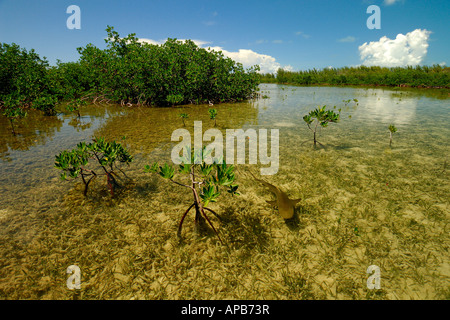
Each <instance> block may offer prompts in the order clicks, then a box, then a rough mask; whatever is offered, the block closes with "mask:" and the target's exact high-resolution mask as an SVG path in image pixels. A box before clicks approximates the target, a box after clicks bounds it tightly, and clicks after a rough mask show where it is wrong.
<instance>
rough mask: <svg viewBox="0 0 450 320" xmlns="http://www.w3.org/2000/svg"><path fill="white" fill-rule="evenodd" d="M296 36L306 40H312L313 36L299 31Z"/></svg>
mask: <svg viewBox="0 0 450 320" xmlns="http://www.w3.org/2000/svg"><path fill="white" fill-rule="evenodd" d="M295 35H297V36H302V37H303V38H305V39H309V38H311V36H310V35H309V34H306V33H304V32H303V31H297V32H296V33H295Z"/></svg>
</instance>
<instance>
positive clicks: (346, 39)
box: [338, 36, 356, 42]
mask: <svg viewBox="0 0 450 320" xmlns="http://www.w3.org/2000/svg"><path fill="white" fill-rule="evenodd" d="M355 41H356V38H355V37H352V36H348V37H345V38H342V39H338V42H355Z"/></svg>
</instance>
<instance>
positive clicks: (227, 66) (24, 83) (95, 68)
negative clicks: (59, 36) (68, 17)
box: [0, 26, 259, 115]
mask: <svg viewBox="0 0 450 320" xmlns="http://www.w3.org/2000/svg"><path fill="white" fill-rule="evenodd" d="M106 32H107V37H106V39H105V42H106V48H105V49H100V48H97V47H95V46H94V45H92V44H87V45H86V46H85V47H79V48H77V51H78V53H79V54H80V58H79V60H78V61H76V62H61V61H60V60H58V61H57V64H56V66H50V65H49V63H48V61H47V60H46V58H45V57H44V58H41V57H40V56H39V55H38V54H37V53H36V52H35V51H34V49H31V50H30V51H27V50H26V49H24V48H21V47H20V46H19V45H17V44H14V43H13V44H6V43H0V110H1V111H2V113H3V114H5V113H6V110H11V109H16V108H22V109H23V108H31V109H37V110H42V111H44V112H45V114H48V115H52V114H55V113H56V111H55V107H56V105H57V104H59V103H65V102H70V101H74V100H75V101H80V100H81V101H88V102H92V103H118V104H121V105H128V106H130V105H138V106H174V105H182V104H204V103H221V102H238V101H244V100H248V99H251V98H253V97H254V96H255V95H256V91H257V89H258V85H259V74H258V71H259V66H253V67H250V68H247V69H244V67H243V65H242V64H240V63H238V62H235V61H233V60H232V59H230V58H227V57H225V56H224V55H223V54H222V52H217V51H212V50H207V49H204V48H200V47H198V46H197V45H196V44H195V43H194V42H193V41H191V40H186V41H184V42H183V41H178V40H176V39H168V40H167V41H166V42H165V43H164V44H161V45H152V44H148V43H142V42H140V41H139V39H138V38H137V37H136V36H135V34H129V35H128V36H127V37H125V38H123V37H120V35H119V33H117V32H116V31H114V28H113V27H111V26H108V27H107V29H106ZM5 115H6V114H5Z"/></svg>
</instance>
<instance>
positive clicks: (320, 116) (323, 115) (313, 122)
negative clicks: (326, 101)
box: [303, 106, 341, 146]
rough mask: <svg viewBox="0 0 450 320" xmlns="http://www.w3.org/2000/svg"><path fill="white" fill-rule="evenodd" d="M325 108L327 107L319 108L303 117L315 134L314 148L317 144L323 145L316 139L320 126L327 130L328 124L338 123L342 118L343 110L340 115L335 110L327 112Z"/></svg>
mask: <svg viewBox="0 0 450 320" xmlns="http://www.w3.org/2000/svg"><path fill="white" fill-rule="evenodd" d="M325 108H326V106H323V107H318V108H316V109H315V110H312V111H310V112H309V113H308V114H307V115H305V116H304V117H303V120H304V121H305V122H306V124H307V125H308V129H309V130H311V132H312V133H313V134H314V146H316V144H317V143H319V144H320V145H322V144H321V143H320V142H319V141H317V138H316V134H317V128H318V127H319V125H320V126H321V127H323V128H325V127H327V126H328V123H330V122H338V121H339V118H340V113H341V109H339V113H336V112H334V111H333V110H325Z"/></svg>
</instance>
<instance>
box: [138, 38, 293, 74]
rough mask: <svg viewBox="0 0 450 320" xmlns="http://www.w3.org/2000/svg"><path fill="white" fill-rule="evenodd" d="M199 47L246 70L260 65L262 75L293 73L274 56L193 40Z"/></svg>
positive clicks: (153, 42) (142, 40)
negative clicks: (220, 52) (280, 70)
mask: <svg viewBox="0 0 450 320" xmlns="http://www.w3.org/2000/svg"><path fill="white" fill-rule="evenodd" d="M177 40H179V41H185V40H184V39H177ZM139 41H140V42H143V43H149V44H153V45H161V44H163V43H164V42H166V40H152V39H146V38H140V39H139ZM192 41H193V42H194V43H195V44H196V45H197V46H199V47H201V48H205V49H209V50H214V51H222V54H223V55H224V56H225V57H228V58H231V59H233V60H234V61H236V62H239V63H242V65H243V66H244V68H249V67H251V66H254V65H259V67H260V69H261V70H260V72H261V73H276V72H277V70H278V69H279V68H283V69H285V70H288V71H292V70H293V68H292V66H290V65H288V66H282V65H281V64H280V63H278V62H277V61H276V59H275V58H274V57H272V56H269V55H266V54H260V53H257V52H255V51H253V50H250V49H239V50H238V51H234V52H233V51H228V50H225V49H223V48H222V47H219V46H215V47H209V46H206V45H208V44H211V42H208V41H203V40H194V39H193V40H192Z"/></svg>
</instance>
